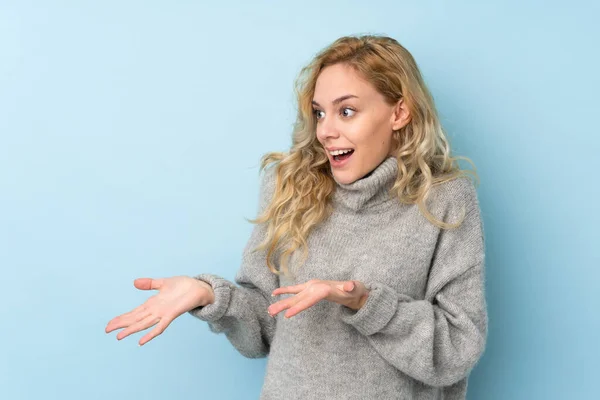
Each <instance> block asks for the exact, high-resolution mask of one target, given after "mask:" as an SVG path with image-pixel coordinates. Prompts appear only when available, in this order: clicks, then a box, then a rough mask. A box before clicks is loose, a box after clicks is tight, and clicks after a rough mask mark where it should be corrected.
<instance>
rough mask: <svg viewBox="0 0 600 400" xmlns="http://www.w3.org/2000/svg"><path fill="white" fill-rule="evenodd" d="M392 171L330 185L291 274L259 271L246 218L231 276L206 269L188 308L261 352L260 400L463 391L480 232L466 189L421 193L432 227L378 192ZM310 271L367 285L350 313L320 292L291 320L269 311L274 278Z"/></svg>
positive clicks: (480, 301) (265, 197)
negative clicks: (204, 285) (203, 287)
mask: <svg viewBox="0 0 600 400" xmlns="http://www.w3.org/2000/svg"><path fill="white" fill-rule="evenodd" d="M273 171H274V169H270V170H268V171H267V172H266V173H265V175H264V178H263V180H262V184H261V190H260V193H261V195H260V201H259V211H261V210H263V209H264V207H265V206H266V205H267V203H268V201H269V200H270V198H271V197H272V196H273V192H274V173H273ZM397 173H398V165H397V161H396V159H395V158H393V157H389V158H387V159H386V160H384V161H383V162H382V163H381V164H380V165H379V166H378V167H377V168H376V169H375V170H374V171H372V172H371V173H370V174H369V175H367V176H366V177H364V178H362V179H360V180H358V181H355V182H353V183H351V184H337V187H336V192H335V194H334V196H333V204H334V212H333V214H332V215H331V217H329V218H328V219H327V220H325V221H323V222H322V223H321V224H320V225H318V226H317V227H315V229H314V230H313V231H312V233H311V235H310V236H309V238H308V239H307V241H308V246H309V257H308V260H307V261H306V263H305V264H303V265H301V266H298V265H296V264H294V263H293V261H295V260H297V259H300V258H301V257H292V265H291V270H292V272H293V273H294V277H295V279H294V278H290V277H286V276H281V279H280V278H279V277H278V276H277V275H275V274H273V273H271V272H270V271H269V269H268V267H267V265H266V263H265V252H263V251H259V252H254V253H252V252H250V250H251V249H252V248H254V247H256V246H257V245H258V244H259V243H260V242H261V241H262V240H263V239H264V237H265V236H264V235H265V227H264V226H262V225H258V226H255V227H254V229H253V231H252V234H251V236H250V239H249V241H248V243H247V245H246V247H245V249H244V251H243V257H242V263H241V267H240V269H239V271H238V273H237V275H236V277H235V283H233V282H230V281H227V280H225V279H223V278H222V277H220V276H218V275H214V274H202V275H198V276H197V278H198V279H201V280H204V281H206V282H208V283H209V284H211V285H212V287H213V289H214V291H215V302H214V303H213V304H210V305H207V306H205V307H199V308H197V309H194V310H192V311H190V313H191V314H192V315H194V316H195V317H197V318H199V319H201V320H203V321H207V322H208V324H209V327H210V329H211V331H213V332H215V333H224V334H225V335H226V336H227V338H228V339H229V341H230V342H231V343H232V345H233V346H235V348H236V349H237V350H238V351H239V352H240V353H241V354H243V355H244V356H246V357H266V356H268V362H267V370H266V374H265V381H264V385H263V388H262V393H261V399H263V400H275V399H277V400H279V399H285V400H293V399H302V400H311V399H319V400H321V399H340V400H349V399H357V400H358V399H361V400H363V399H377V400H382V399H411V400H415V399H416V400H425V399H431V400H433V399H444V400H457V399H464V398H465V397H466V389H467V379H468V376H469V373H470V371H471V370H472V368H473V367H474V365H475V364H476V362H477V361H478V360H479V358H480V356H481V354H482V353H483V351H484V347H485V342H486V337H487V322H488V320H487V312H486V301H485V296H484V234H483V233H484V231H483V223H482V220H481V219H480V208H479V203H478V199H477V194H476V190H475V187H474V186H473V184H472V182H471V181H470V180H469V179H468V178H459V179H455V180H453V181H451V182H447V183H444V184H441V185H438V186H436V187H434V188H433V189H432V194H431V196H430V198H429V199H428V201H427V205H428V209H429V210H430V211H431V212H432V213H433V214H434V216H435V217H437V218H438V219H439V218H443V220H444V221H446V222H456V221H457V220H458V218H460V217H461V215H462V212H463V208H464V210H465V211H466V217H465V220H464V222H463V224H462V225H461V226H460V227H459V228H457V229H451V230H441V229H439V228H438V227H436V226H434V225H432V224H431V223H430V222H429V221H427V220H426V219H425V217H424V216H423V215H422V214H421V213H420V211H419V209H418V206H416V205H405V204H402V203H400V201H398V200H397V199H396V198H394V197H391V196H389V194H388V190H389V189H390V188H391V186H392V185H393V183H394V180H395V178H396V176H397ZM310 279H324V280H340V281H342V280H359V281H361V282H363V283H364V284H365V285H366V286H367V288H369V289H370V294H369V297H368V299H367V301H366V303H365V304H364V306H363V307H362V308H361V309H360V310H358V311H354V310H352V309H350V308H347V307H345V306H342V305H339V304H337V303H333V302H329V301H326V300H323V301H321V302H319V303H317V304H316V305H314V306H313V307H311V308H309V309H307V310H304V311H302V312H301V313H299V314H297V315H295V316H293V317H292V318H289V319H288V318H285V317H284V313H285V312H281V313H279V314H278V315H277V316H276V317H270V316H269V314H268V313H267V307H268V306H269V305H270V304H272V303H274V302H276V301H278V300H280V299H283V298H286V297H288V296H292V295H280V296H277V297H271V292H272V291H273V290H274V289H275V288H277V287H279V286H288V285H293V284H298V283H304V282H306V281H308V280H310Z"/></svg>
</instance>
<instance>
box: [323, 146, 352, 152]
mask: <svg viewBox="0 0 600 400" xmlns="http://www.w3.org/2000/svg"><path fill="white" fill-rule="evenodd" d="M346 149H352V150H354V148H353V147H325V150H327V151H334V150H346Z"/></svg>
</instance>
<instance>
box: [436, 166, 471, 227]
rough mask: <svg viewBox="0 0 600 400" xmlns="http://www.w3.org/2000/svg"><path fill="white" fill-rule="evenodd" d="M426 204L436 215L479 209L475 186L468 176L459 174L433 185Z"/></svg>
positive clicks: (453, 214) (452, 214) (459, 213)
mask: <svg viewBox="0 0 600 400" xmlns="http://www.w3.org/2000/svg"><path fill="white" fill-rule="evenodd" d="M427 204H428V205H429V206H430V207H431V209H432V210H431V211H433V212H434V213H435V215H437V216H444V217H446V216H452V217H454V216H460V215H461V214H462V213H463V210H464V212H465V215H466V214H470V213H471V212H473V211H478V210H479V199H478V196H477V188H476V187H475V183H474V182H473V179H472V178H470V177H469V176H460V177H458V178H454V179H451V180H449V181H446V182H442V183H439V184H437V185H435V186H433V187H432V188H431V189H430V191H429V196H428V198H427Z"/></svg>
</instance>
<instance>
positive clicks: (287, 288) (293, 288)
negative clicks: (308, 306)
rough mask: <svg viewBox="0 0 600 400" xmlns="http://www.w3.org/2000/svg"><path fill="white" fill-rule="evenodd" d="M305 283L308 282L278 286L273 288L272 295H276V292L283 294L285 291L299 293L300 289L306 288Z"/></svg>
mask: <svg viewBox="0 0 600 400" xmlns="http://www.w3.org/2000/svg"><path fill="white" fill-rule="evenodd" d="M307 285H308V282H306V283H302V284H300V285H293V286H284V287H280V288H277V289H275V290H273V293H272V295H273V296H277V295H278V294H285V293H292V294H295V293H300V292H301V291H303V290H304V289H306V286H307Z"/></svg>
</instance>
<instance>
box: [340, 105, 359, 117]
mask: <svg viewBox="0 0 600 400" xmlns="http://www.w3.org/2000/svg"><path fill="white" fill-rule="evenodd" d="M346 110H348V111H350V112H352V113H355V112H356V111H355V110H353V109H351V108H349V107H344V108H342V114H343V113H344V111H346ZM352 115H354V114H351V115H346V114H344V116H345V117H351V116H352Z"/></svg>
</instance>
